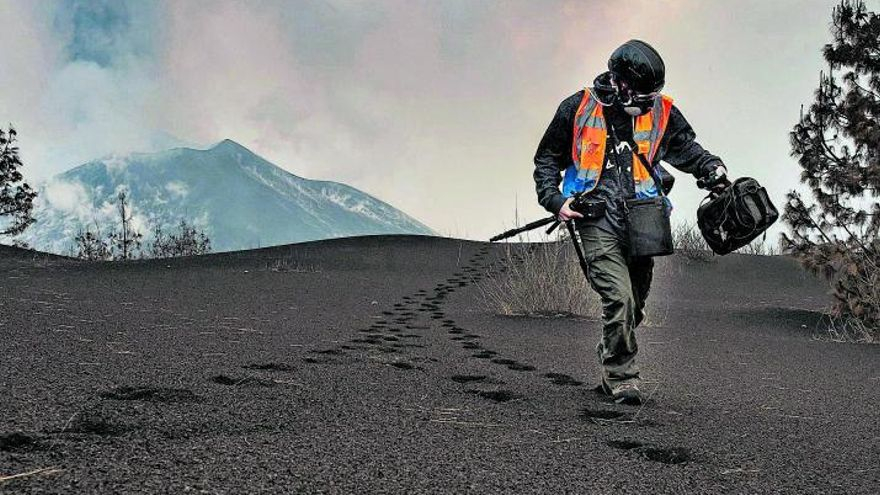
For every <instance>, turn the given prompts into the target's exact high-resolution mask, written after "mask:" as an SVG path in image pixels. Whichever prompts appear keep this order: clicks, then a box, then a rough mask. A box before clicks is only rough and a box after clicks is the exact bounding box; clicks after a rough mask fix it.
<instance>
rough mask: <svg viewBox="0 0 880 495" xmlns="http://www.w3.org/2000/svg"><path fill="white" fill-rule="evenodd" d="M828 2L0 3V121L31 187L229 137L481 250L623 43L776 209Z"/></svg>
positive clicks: (522, 204)
mask: <svg viewBox="0 0 880 495" xmlns="http://www.w3.org/2000/svg"><path fill="white" fill-rule="evenodd" d="M834 3H836V1H835V0H822V2H820V3H819V4H818V5H811V7H810V8H809V9H805V8H803V6H802V5H801V4H800V3H799V2H796V1H793V0H780V1H778V2H763V1H757V0H744V1H743V2H738V3H736V5H733V4H730V3H713V2H698V1H694V0H691V1H676V2H672V1H661V2H657V1H647V0H638V1H634V2H627V3H626V4H625V6H624V4H622V3H620V2H612V1H610V0H596V1H580V0H577V1H575V0H548V1H546V2H531V1H513V0H512V1H505V2H474V1H465V0H443V1H436V0H407V1H402V0H388V1H383V2H373V1H351V0H323V1H311V2H288V1H283V0H264V1H261V2H241V1H231V0H208V1H205V0H187V1H185V2H181V1H170V0H169V1H158V0H157V1H155V2H142V1H137V0H130V1H121V0H100V1H88V2H87V1H79V0H70V1H45V2H12V1H8V0H0V23H2V25H3V26H4V30H0V44H2V45H3V46H4V47H5V52H6V53H7V54H9V56H8V57H5V58H4V67H3V69H4V70H2V71H0V87H2V88H3V91H0V118H2V119H8V120H11V121H13V122H14V123H15V124H16V125H17V127H18V128H19V131H20V135H19V137H20V145H21V154H22V158H23V159H24V162H25V164H26V167H25V169H24V172H25V173H26V174H28V176H29V177H45V176H48V175H51V174H54V173H57V172H60V171H62V170H66V169H68V168H70V167H72V166H74V165H77V164H79V163H83V162H85V161H88V160H92V159H94V158H96V157H101V156H108V155H111V154H113V153H128V152H131V151H149V150H156V149H163V148H168V147H172V146H180V145H191V146H197V147H200V146H201V145H204V144H206V143H214V142H217V141H219V140H221V139H223V138H232V139H235V140H236V141H238V142H240V143H242V144H244V145H245V146H247V147H249V148H251V149H252V150H253V151H255V152H256V153H258V154H260V155H261V156H264V157H265V158H267V159H268V160H270V161H272V162H273V163H276V164H278V165H280V166H282V167H283V168H286V169H288V170H289V171H291V172H293V173H295V174H297V175H300V176H304V177H309V178H319V179H329V180H337V181H340V182H344V183H347V184H349V185H352V186H354V187H357V188H359V189H362V190H364V191H366V192H368V193H370V194H371V195H374V196H376V197H378V198H381V199H382V200H383V201H386V202H389V203H390V204H392V205H394V206H396V207H399V208H401V209H402V210H404V211H405V212H407V213H409V214H412V215H413V216H415V217H416V218H417V219H419V220H420V221H423V222H425V223H426V224H428V225H430V226H431V227H433V228H435V229H437V230H438V231H440V232H442V233H447V234H455V235H464V236H469V237H474V238H485V237H488V236H489V235H491V234H492V233H494V232H495V231H497V230H499V228H500V227H502V225H503V224H504V223H505V219H506V221H507V222H508V223H509V222H510V221H512V219H513V210H514V206H515V204H518V206H519V211H520V215H521V217H523V216H525V217H527V218H531V217H535V218H537V217H539V216H542V215H545V214H546V213H545V212H544V211H543V210H541V209H540V207H538V206H537V204H536V201H535V194H534V184H533V182H532V179H531V171H532V168H533V165H532V161H531V160H532V156H533V154H534V151H535V148H536V147H537V144H538V141H539V140H540V138H541V135H542V134H543V132H544V130H545V129H546V126H547V123H548V122H549V120H550V118H551V116H552V114H553V112H554V110H555V109H556V107H557V105H558V104H559V102H560V101H561V100H562V99H563V98H565V97H566V96H568V95H570V94H572V93H574V92H575V91H577V90H578V89H580V88H581V87H583V86H584V85H585V84H588V83H590V82H591V81H592V78H593V77H594V76H595V74H597V73H598V72H600V71H602V70H604V67H605V62H606V58H607V54H608V53H610V51H611V50H612V49H613V48H614V47H616V46H617V45H618V44H619V43H621V42H623V41H625V40H626V39H629V38H633V37H636V38H643V39H646V40H648V41H649V42H651V43H652V44H653V45H655V46H656V47H657V48H658V49H659V50H660V52H661V53H662V54H663V56H664V58H665V60H666V62H667V67H668V69H669V74H668V77H667V80H668V84H667V90H668V92H669V93H670V94H671V95H672V96H674V97H675V98H676V101H677V104H678V105H679V107H680V108H681V109H682V111H683V112H684V113H685V115H686V116H687V117H688V119H689V121H690V122H691V123H692V124H693V125H694V127H695V129H696V130H697V133H698V136H699V139H700V141H701V143H702V144H703V145H705V147H706V148H708V149H710V150H712V151H713V152H716V153H717V154H719V155H721V156H722V158H724V159H725V161H727V162H728V165H729V168H730V170H731V173H733V174H735V175H752V176H754V177H756V178H758V179H759V180H762V182H765V183H767V184H768V186H770V187H771V188H773V190H772V191H771V192H772V193H773V194H774V197H781V194H783V193H784V191H785V190H786V189H788V188H791V187H793V186H794V185H795V184H796V183H797V177H796V172H795V170H796V169H794V168H793V162H792V160H791V159H790V157H788V143H787V132H788V130H789V129H790V127H791V125H793V123H794V121H795V119H796V118H797V112H798V109H799V107H800V104H801V103H804V102H808V101H809V100H810V98H811V92H812V90H813V87H814V86H815V80H816V73H817V71H818V70H819V69H820V68H822V67H823V66H824V64H822V63H821V57H820V55H819V50H820V48H821V46H822V44H823V43H824V42H825V41H826V39H827V38H828V33H827V24H828V19H829V17H828V15H829V14H830V7H831V5H833V4H834ZM779 19H785V22H783V23H780V22H779ZM768 46H772V49H768V48H767V47H768ZM755 115H760V118H756V117H755ZM683 179H685V180H681V181H680V185H679V186H676V188H677V190H676V192H675V193H674V197H673V200H674V201H676V205H677V212H689V214H690V213H692V212H693V210H695V208H696V204H697V202H698V201H699V199H700V196H701V194H700V193H699V192H698V191H696V189H695V188H693V187H692V185H691V184H692V181H688V180H687V179H686V178H683ZM692 216H693V215H691V217H692Z"/></svg>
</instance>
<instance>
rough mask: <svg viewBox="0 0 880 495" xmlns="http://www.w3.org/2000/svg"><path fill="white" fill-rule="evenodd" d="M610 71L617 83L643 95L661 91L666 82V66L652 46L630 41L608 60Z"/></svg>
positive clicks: (638, 41)
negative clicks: (619, 82)
mask: <svg viewBox="0 0 880 495" xmlns="http://www.w3.org/2000/svg"><path fill="white" fill-rule="evenodd" d="M608 70H609V71H611V74H612V75H614V79H615V80H616V81H622V82H624V83H625V84H626V86H627V87H629V88H630V89H631V90H633V91H636V92H638V93H642V94H648V93H653V92H655V91H660V90H661V89H662V88H663V84H664V83H665V82H666V65H664V64H663V59H662V58H660V54H659V53H657V50H655V49H654V48H653V47H652V46H651V45H649V44H647V43H645V42H644V41H641V40H629V41H627V42H626V43H624V44H622V45H620V47H618V48H617V50H614V53H612V54H611V57H610V58H609V59H608Z"/></svg>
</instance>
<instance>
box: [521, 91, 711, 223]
mask: <svg viewBox="0 0 880 495" xmlns="http://www.w3.org/2000/svg"><path fill="white" fill-rule="evenodd" d="M583 96H584V90H580V91H578V92H577V93H575V94H573V95H571V96H569V97H568V98H566V99H564V100H563V101H562V103H560V104H559V108H558V109H557V110H556V115H554V116H553V120H552V121H551V122H550V125H549V126H548V127H547V131H546V132H545V133H544V137H543V138H542V139H541V143H540V144H539V145H538V150H537V151H536V152H535V170H534V174H533V177H534V179H535V191H536V192H537V194H538V203H540V204H541V206H543V207H544V209H546V210H547V211H549V212H550V213H553V214H558V213H559V210H560V208H562V204H563V203H564V202H565V199H566V198H565V197H564V196H563V195H562V193H561V192H560V190H559V185H560V183H561V182H562V171H564V170H565V169H566V168H567V167H568V166H569V165H571V164H572V159H571V148H572V140H573V139H574V137H573V135H574V116H575V113H576V112H577V109H578V106H579V105H580V102H581V99H582V98H583ZM604 113H605V118H606V121H607V122H609V123H610V124H612V125H614V127H615V129H617V133H618V137H619V138H620V139H621V140H631V139H632V125H633V119H632V117H630V116H629V115H627V114H626V113H624V112H623V110H622V109H621V108H620V107H618V106H615V105H612V106H608V107H605V112H604ZM695 138H696V133H695V132H694V130H693V128H691V126H690V124H689V123H688V122H687V120H685V118H684V116H683V115H682V114H681V112H680V111H679V110H678V108H676V107H675V105H673V106H672V111H671V113H670V115H669V122H668V124H667V127H666V132H665V134H664V135H663V138H662V139H661V141H660V149H659V151H658V152H657V155H656V156H655V158H654V160H655V161H657V160H663V161H664V162H666V163H668V164H670V165H672V166H673V167H675V168H677V169H678V170H681V171H682V172H685V173H689V174H691V175H693V176H694V177H697V178H699V177H703V176H704V175H707V174H709V173H710V172H711V171H712V170H714V169H715V167H717V166H719V165H722V162H721V159H720V158H718V157H717V156H715V155H713V154H711V153H709V152H708V151H706V150H705V149H703V147H702V146H700V145H699V144H698V143H697V142H696V141H695V140H694V139H695ZM608 141H609V142H608V144H607V145H606V146H605V165H604V167H605V169H604V170H603V171H602V175H601V176H600V178H599V183H598V184H597V186H596V189H594V191H593V192H592V193H591V195H594V196H596V197H600V198H603V199H605V201H606V205H607V208H606V215H605V218H604V219H600V220H599V221H598V222H597V225H598V226H600V227H602V228H604V229H606V230H611V231H612V232H616V233H620V232H622V230H623V222H624V220H623V215H622V208H621V206H622V202H623V200H624V199H626V198H628V197H631V196H632V195H633V189H634V186H633V179H632V172H631V170H630V169H629V167H630V166H631V163H626V162H627V161H630V160H631V155H630V156H627V157H625V158H622V161H624V163H616V160H615V161H613V162H612V161H609V160H614V158H613V156H614V153H613V151H612V148H613V146H612V145H611V138H610V137H609V139H608ZM622 156H623V155H621V157H622ZM615 163H616V164H617V166H616V167H614V164H615ZM609 165H611V167H609ZM614 168H616V170H614ZM620 170H627V171H628V173H623V174H621V176H620V177H619V178H618V177H617V176H616V173H615V172H617V171H620Z"/></svg>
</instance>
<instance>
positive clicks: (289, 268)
mask: <svg viewBox="0 0 880 495" xmlns="http://www.w3.org/2000/svg"><path fill="white" fill-rule="evenodd" d="M266 270H267V271H270V272H281V273H319V272H321V271H322V270H321V269H320V268H318V267H316V266H313V265H304V264H302V263H300V262H299V261H297V260H294V259H290V258H274V259H272V260H271V261H267V262H266Z"/></svg>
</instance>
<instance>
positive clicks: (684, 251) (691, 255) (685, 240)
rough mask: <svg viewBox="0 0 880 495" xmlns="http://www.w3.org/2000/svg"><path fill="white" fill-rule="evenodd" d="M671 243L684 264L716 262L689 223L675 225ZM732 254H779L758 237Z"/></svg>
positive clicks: (694, 225) (699, 234) (777, 249)
mask: <svg viewBox="0 0 880 495" xmlns="http://www.w3.org/2000/svg"><path fill="white" fill-rule="evenodd" d="M672 242H673V245H674V246H675V251H676V253H678V254H679V255H680V256H681V257H682V258H683V259H684V260H685V263H691V262H701V263H707V262H711V261H715V260H716V258H715V254H714V253H713V252H712V248H710V247H709V244H707V243H706V240H705V239H703V234H702V233H701V232H700V228H699V227H697V225H696V224H692V223H690V222H681V223H679V224H677V225H676V226H675V228H674V229H673V231H672ZM734 252H736V253H739V254H750V255H756V256H775V255H777V254H779V248H777V247H774V246H772V245H768V244H766V243H765V242H764V239H762V238H761V237H758V238H757V239H755V240H754V241H752V242H751V243H749V244H746V245H745V246H743V247H741V248H739V249H737V250H736V251H734Z"/></svg>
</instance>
